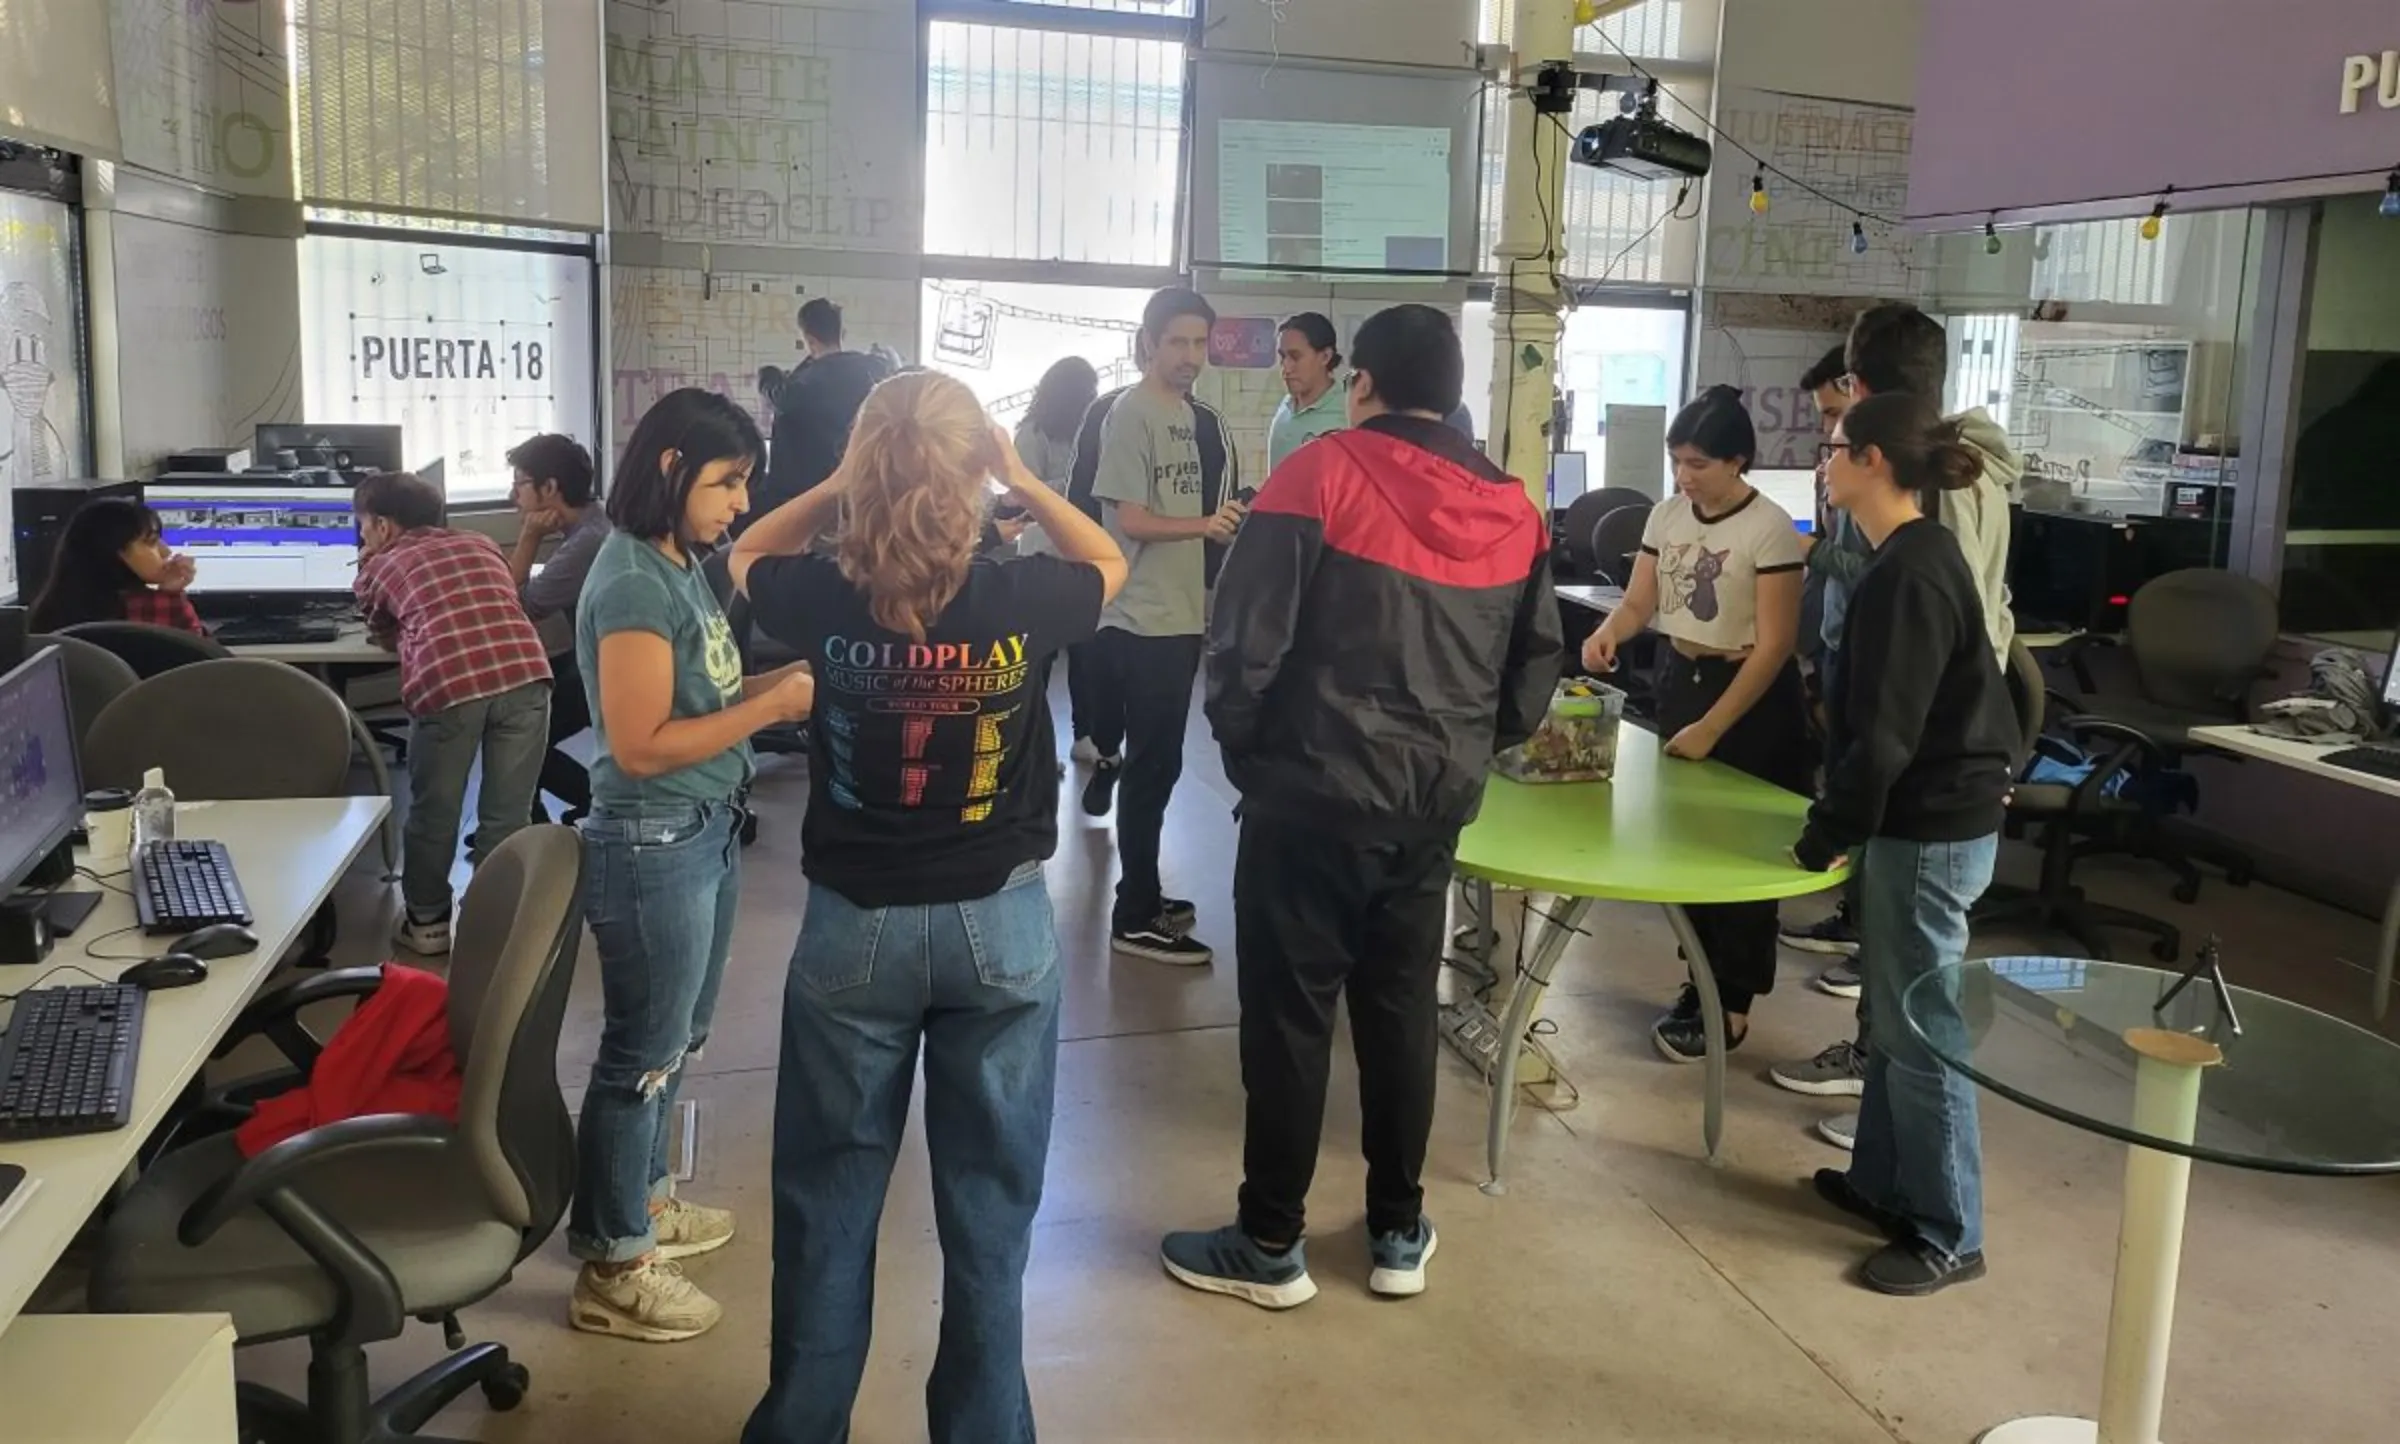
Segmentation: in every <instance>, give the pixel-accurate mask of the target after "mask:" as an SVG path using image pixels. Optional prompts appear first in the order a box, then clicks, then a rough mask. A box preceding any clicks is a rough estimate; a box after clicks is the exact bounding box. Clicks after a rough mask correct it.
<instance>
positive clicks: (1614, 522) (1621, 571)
mask: <svg viewBox="0 0 2400 1444" xmlns="http://www.w3.org/2000/svg"><path fill="white" fill-rule="evenodd" d="M1649 525H1650V503H1649V502H1646V501H1642V502H1627V503H1626V504H1625V505H1623V506H1620V507H1618V508H1616V509H1615V510H1614V511H1610V512H1607V513H1605V514H1604V515H1602V516H1601V518H1600V519H1599V520H1598V521H1596V522H1594V523H1592V541H1591V547H1592V571H1593V573H1594V575H1596V576H1598V577H1600V578H1601V579H1602V580H1604V581H1606V582H1607V583H1608V584H1609V585H1611V586H1616V587H1630V586H1632V585H1633V554H1634V553H1635V552H1637V551H1640V550H1641V547H1642V532H1643V530H1644V529H1645V528H1647V527H1648V526H1649Z"/></svg>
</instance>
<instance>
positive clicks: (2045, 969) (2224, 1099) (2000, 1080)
mask: <svg viewBox="0 0 2400 1444" xmlns="http://www.w3.org/2000/svg"><path fill="white" fill-rule="evenodd" d="M1901 1006H1902V1011H1903V1012H1904V1013H1906V1015H1907V1017H1908V1026H1909V1027H1910V1028H1911V1029H1913V1030H1915V1032H1916V1033H1917V1035H1918V1036H1919V1037H1921V1038H1923V1039H1924V1040H1925V1043H1926V1045H1927V1046H1928V1047H1930V1048H1931V1049H1932V1050H1933V1052H1934V1054H1935V1055H1936V1056H1937V1057H1939V1058H1940V1059H1941V1060H1942V1061H1943V1062H1944V1063H1945V1064H1947V1065H1949V1066H1950V1067H1952V1068H1955V1069H1957V1070H1958V1071H1959V1072H1961V1073H1963V1074H1965V1075H1966V1076H1968V1077H1970V1078H1972V1079H1974V1080H1975V1081H1976V1082H1978V1083H1980V1084H1982V1085H1983V1086H1984V1087H1986V1088H1988V1089H1990V1090H1991V1091H1993V1092H1995V1093H1997V1094H1999V1095H2000V1096H2002V1097H2004V1098H2007V1099H2009V1100H2011V1101H2012V1102H2016V1103H2021V1104H2023V1105H2024V1106H2026V1107H2028V1108H2031V1109H2033V1110H2034V1111H2036V1112H2038V1113H2046V1114H2048V1115H2049V1116H2050V1117H2052V1118H2055V1119H2057V1120H2058V1121H2059V1122H2061V1123H2065V1124H2068V1125H2070V1126H2072V1127H2076V1128H2081V1129H2084V1130H2085V1131H2087V1132H2091V1133H2098V1134H2102V1135H2104V1136H2106V1137H2109V1138H2114V1139H2116V1140H2118V1141H2119V1142H2122V1143H2125V1144H2128V1145H2130V1147H2129V1148H2128V1149H2127V1153H2126V1163H2125V1203H2124V1214H2123V1218H2122V1220H2121V1222H2120V1224H2119V1229H2118V1235H2117V1276H2116V1284H2115V1291H2114V1295H2113V1299H2112V1302H2111V1304H2110V1308H2109V1320H2108V1347H2107V1354H2106V1360H2105V1363H2104V1365H2103V1367H2102V1372H2101V1380H2100V1411H2099V1417H2098V1418H2097V1419H2072V1418H2059V1417H2042V1418H2030V1419H2017V1420H2013V1421H2011V1422H2009V1423H2006V1424H2002V1425H2000V1426H1998V1427H1997V1428H1994V1429H1992V1430H1990V1431H1989V1432H1987V1433H1986V1434H1984V1435H1983V1437H1982V1441H1981V1444H2157V1441H2158V1425H2159V1415H2160V1411H2161V1409H2162V1408H2163V1406H2164V1404H2165V1399H2166V1380H2167V1345H2168V1340H2169V1336H2170V1334H2171V1332H2172V1328H2173V1323H2174V1312H2175V1284H2176V1275H2177V1272H2178V1269H2179V1266H2180V1264H2181V1262H2182V1252H2183V1212H2184V1198H2185V1193H2186V1189H2187V1187H2188V1185H2189V1182H2190V1178H2191V1168H2192V1160H2193V1159H2200V1160H2202V1161H2205V1162H2209V1163H2219V1164H2224V1165H2227V1166H2228V1167H2233V1168H2250V1169H2259V1170H2264V1171H2268V1172H2274V1173H2302V1174H2331V1175H2363V1174H2383V1173H2400V1043H2395V1042H2394V1041H2393V1040H2391V1039H2389V1038H2386V1037H2383V1036H2381V1035H2380V1034H2376V1033H2370V1032H2368V1031H2366V1030H2365V1029H2363V1028H2358V1027H2353V1026H2352V1025H2350V1024H2348V1023H2345V1022H2342V1021H2341V1020H2340V1019H2338V1018H2333V1017H2329V1016H2327V1015H2326V1014H2323V1013H2320V1012H2317V1011H2316V1010H2315V1009H2313V1008H2305V1007H2302V1006H2300V1005H2299V1004H2297V1003H2292V1002H2287V1001H2285V1000H2284V999H2281V998H2275V997H2270V996H2268V995H2267V994H2264V993H2257V992H2252V991H2250V990H2248V989H2245V988H2235V987H2229V986H2226V985H2225V984H2224V983H2223V982H2222V980H2221V979H2219V978H2218V977H2216V976H2215V975H2214V974H2213V971H2211V970H2208V969H2206V968H2205V967H2204V968H2203V969H2202V970H2200V971H2198V972H2197V973H2196V974H2194V975H2188V976H2187V975H2182V974H2177V973H2173V972H2166V971H2162V970H2160V969H2157V968H2145V967H2134V966H2130V965H2126V964H2121V963H2103V962H2093V961H2090V960H2087V959H2084V958H2033V957H2025V958H1981V959H1976V960H1974V961H1970V962H1965V963H1960V964H1958V965H1956V966H1952V967H1946V968H1943V969H1941V970H1940V971H1939V972H1935V973H1929V974H1927V975H1925V976H1924V977H1921V978H1919V979H1918V980H1917V981H1916V982H1915V983H1913V984H1911V985H1910V987H1909V989H1908V992H1907V993H1906V995H1904V997H1903V998H1902V1002H1901Z"/></svg>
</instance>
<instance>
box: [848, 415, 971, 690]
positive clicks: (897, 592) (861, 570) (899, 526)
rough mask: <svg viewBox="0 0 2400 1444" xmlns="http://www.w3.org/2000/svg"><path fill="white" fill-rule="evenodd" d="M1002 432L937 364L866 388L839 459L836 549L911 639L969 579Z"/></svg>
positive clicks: (885, 623)
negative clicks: (841, 487)
mask: <svg viewBox="0 0 2400 1444" xmlns="http://www.w3.org/2000/svg"><path fill="white" fill-rule="evenodd" d="M1000 468H1001V455H1000V444H999V439H998V438H997V437H996V436H995V435H994V434H993V430H992V422H991V419H990V418H989V417H987V416H985V415H984V412H983V407H982V405H981V404H980V403H979V402H977V401H976V399H975V394H974V393H973V392H971V391H969V390H968V389H967V388H966V387H965V386H964V385H962V384H960V383H959V382H957V381H955V380H953V379H951V378H950V377H948V376H944V375H942V374H941V373H940V372H938V371H911V372H905V373H903V374H901V375H898V376H895V377H893V378H892V379H891V380H889V381H886V382H884V383H883V384H881V385H879V386H877V387H876V388H875V389H874V390H873V391H871V392H869V393H868V395H867V400H866V404H865V405H864V406H862V407H860V408H859V412H858V421H857V423H856V424H855V425H854V426H853V427H852V428H851V432H850V447H849V450H848V451H847V452H846V453H845V454H844V456H843V458H842V469H843V471H844V472H846V473H847V474H848V478H849V479H848V485H847V487H846V489H845V491H844V494H843V498H842V525H841V531H840V534H839V536H838V538H837V540H836V542H835V550H834V556H835V560H836V561H837V562H838V563H839V564H840V566H841V569H842V575H843V577H845V578H847V579H848V581H849V582H850V584H851V585H852V586H854V587H857V588H858V589H859V590H860V591H862V592H864V593H865V594H866V596H867V605H868V610H869V612H870V613H872V615H873V616H874V618H875V621H876V624H877V625H879V626H882V627H884V628H887V629H889V630H891V631H894V632H902V633H905V634H907V635H908V636H909V637H910V638H912V639H913V640H916V641H919V642H922V641H924V640H925V629H926V628H927V626H929V625H930V624H931V623H932V622H933V620H934V619H935V618H937V617H939V616H940V615H941V614H942V609H943V608H945V607H947V606H949V605H950V601H951V599H952V598H954V597H956V596H957V595H958V592H959V589H960V588H961V587H963V586H965V585H966V582H967V568H968V567H969V566H970V565H972V564H973V562H974V560H975V547H976V544H977V542H978V541H980V540H981V538H982V535H983V517H984V498H985V491H984V482H985V479H986V478H988V477H991V476H994V475H996V474H998V472H999V471H1000Z"/></svg>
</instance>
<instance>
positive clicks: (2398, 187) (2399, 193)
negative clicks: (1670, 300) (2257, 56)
mask: <svg viewBox="0 0 2400 1444" xmlns="http://www.w3.org/2000/svg"><path fill="white" fill-rule="evenodd" d="M1751 205H1752V208H1753V209H1756V207H1757V203H1756V202H1755V201H1754V202H1752V203H1751ZM2375 213H2376V214H2377V215H2379V216H2382V217H2383V218H2384V219H2385V220H2387V221H2400V170H2395V171H2393V172H2392V178H2391V179H2390V180H2387V181H2385V182H2384V183H2383V199H2382V200H2381V201H2380V202H2378V203H2377V204H2376V206H2375Z"/></svg>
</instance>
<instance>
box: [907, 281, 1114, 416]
mask: <svg viewBox="0 0 2400 1444" xmlns="http://www.w3.org/2000/svg"><path fill="white" fill-rule="evenodd" d="M1149 299H1150V293H1149V292H1148V291H1143V290H1132V289H1126V288H1123V287H1112V286H1044V285H1022V284H1015V283H975V282H964V281H927V282H926V283H925V308H924V313H923V315H924V338H923V347H922V349H921V350H920V352H919V355H920V356H922V357H923V359H924V362H925V364H926V365H928V366H930V367H932V368H933V369H934V370H936V371H946V372H948V373H950V374H951V375H953V376H956V377H957V378H958V379H959V380H961V381H964V382H966V383H967V385H968V387H969V388H970V389H972V390H973V391H974V393H975V395H976V398H977V399H978V400H980V401H982V402H983V404H984V408H985V409H986V410H988V411H990V412H991V413H992V416H993V419H995V420H997V421H999V422H1001V423H1003V424H1004V425H1008V426H1014V425H1016V424H1017V421H1018V420H1019V419H1020V418H1021V417H1023V416H1024V414H1025V408H1026V407H1028V406H1030V405H1032V404H1033V391H1034V387H1035V386H1036V385H1038V384H1039V383H1040V381H1041V379H1042V373H1043V372H1045V371H1047V370H1049V369H1050V367H1051V366H1052V365H1053V364H1054V363H1056V362H1058V361H1061V360H1063V359H1065V358H1066V357H1069V356H1081V357H1082V358H1083V359H1084V360H1086V361H1089V362H1091V363H1092V366H1093V368H1094V369H1095V370H1097V371H1098V372H1099V373H1100V388H1101V389H1102V390H1103V391H1106V390H1110V389H1112V388H1114V387H1118V386H1123V385H1127V384H1129V383H1130V382H1132V381H1134V380H1135V379H1136V377H1137V373H1136V372H1135V369H1134V365H1133V333H1134V332H1135V331H1136V330H1138V329H1139V328H1140V326H1141V324H1142V305H1143V303H1144V302H1146V301H1147V300H1149Z"/></svg>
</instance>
